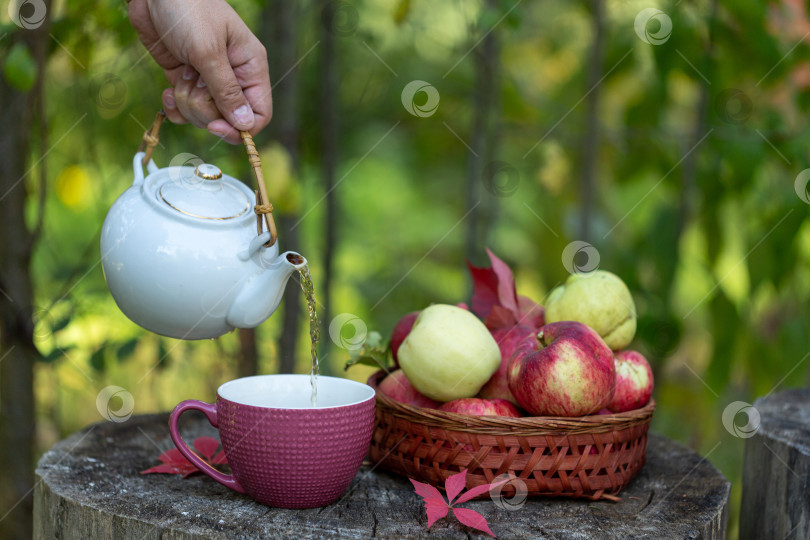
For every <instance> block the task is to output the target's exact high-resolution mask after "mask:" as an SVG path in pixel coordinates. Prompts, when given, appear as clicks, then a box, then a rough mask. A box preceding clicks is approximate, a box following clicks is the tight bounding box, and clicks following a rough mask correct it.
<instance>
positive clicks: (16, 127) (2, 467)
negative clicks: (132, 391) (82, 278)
mask: <svg viewBox="0 0 810 540" xmlns="http://www.w3.org/2000/svg"><path fill="white" fill-rule="evenodd" d="M45 5H46V13H47V12H49V11H50V9H49V8H50V2H49V1H46V3H45ZM47 35H48V19H47V16H46V19H45V21H44V23H43V24H42V25H41V26H40V27H39V28H37V29H32V30H22V29H20V30H17V31H15V32H14V33H13V34H12V35H11V36H10V37H9V38H7V39H9V40H10V42H11V44H14V43H23V44H25V45H27V46H28V48H29V49H30V50H31V51H32V53H33V56H34V58H35V60H36V62H37V64H38V72H37V73H38V82H37V86H36V87H35V89H34V91H33V92H29V93H20V92H18V91H17V90H15V89H14V88H12V87H11V86H9V85H8V84H7V82H6V80H5V79H4V78H2V77H0V103H2V104H3V105H2V107H0V125H2V126H5V129H3V130H2V131H0V163H2V164H3V174H0V227H2V230H3V234H2V235H0V261H2V267H1V268H0V538H30V537H31V534H32V528H31V524H32V522H31V516H32V510H33V498H32V493H33V478H34V476H33V472H34V461H33V457H34V443H35V425H36V424H35V420H36V417H35V408H34V363H35V362H36V361H37V360H38V359H39V358H40V354H39V351H38V350H37V348H36V346H35V345H34V339H33V327H34V323H33V317H32V313H33V290H32V285H31V273H30V265H31V252H32V249H33V245H34V242H35V240H36V235H35V234H33V233H32V232H31V231H30V230H29V229H28V226H27V225H26V220H25V206H26V201H27V197H28V190H27V189H26V180H27V175H28V164H27V157H28V155H29V150H30V145H29V138H30V136H31V129H30V126H31V125H32V123H33V122H34V121H35V118H34V110H35V107H36V105H37V104H36V98H37V94H39V99H40V100H41V99H42V91H41V90H42V86H41V84H40V83H41V81H42V73H43V68H44V64H45V59H46V56H47V41H46V40H47ZM2 59H3V58H2V56H0V61H2ZM0 63H2V62H0ZM41 109H42V110H44V107H41ZM46 151H47V149H45V148H41V149H40V152H41V153H42V155H43V158H44V153H45V152H46ZM37 229H38V227H37Z"/></svg>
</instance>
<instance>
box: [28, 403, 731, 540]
mask: <svg viewBox="0 0 810 540" xmlns="http://www.w3.org/2000/svg"><path fill="white" fill-rule="evenodd" d="M186 417H188V418H186ZM167 419H168V416H167V415H165V414H160V415H145V416H136V417H132V418H130V419H129V420H128V421H127V422H125V423H121V424H115V423H110V422H108V423H101V424H95V425H93V426H90V427H88V428H86V429H85V430H83V431H81V432H79V433H76V434H74V435H72V436H70V437H69V438H67V439H65V440H64V441H61V442H60V443H58V444H57V445H55V446H54V447H53V448H52V449H51V450H50V451H49V452H48V453H46V454H45V455H44V456H43V457H42V459H41V460H40V462H39V466H38V468H37V471H36V475H37V486H36V491H35V497H34V499H35V515H34V522H35V525H34V526H35V537H36V538H42V539H45V538H47V539H50V538H63V539H71V538H77V539H79V538H80V539H85V538H116V539H128V538H138V539H156V538H161V539H192V538H193V539H200V538H285V537H296V538H369V537H375V538H421V537H424V536H426V534H427V532H428V531H427V530H426V528H425V526H426V523H427V518H426V515H425V510H424V507H423V506H422V503H421V499H420V498H419V497H418V496H417V495H416V494H415V493H414V491H413V487H412V486H411V484H410V482H408V481H407V480H406V479H404V478H401V477H398V476H394V475H392V474H388V473H385V472H381V471H379V470H370V469H369V467H366V466H364V467H363V469H362V470H361V471H360V473H359V474H358V475H357V478H356V479H355V480H354V482H353V483H352V485H351V487H350V488H349V490H348V492H347V494H346V495H345V496H344V498H343V499H341V500H340V501H338V502H337V503H335V504H332V505H331V506H328V507H326V508H322V509H312V510H284V509H278V508H268V507H265V506H262V505H260V504H258V503H255V502H253V501H252V500H251V499H249V498H248V497H245V496H243V495H238V494H236V493H234V492H232V491H229V490H228V489H227V488H225V487H223V486H221V485H220V484H218V483H216V482H214V481H213V480H211V479H210V478H208V477H206V476H202V475H198V476H194V477H189V478H187V479H183V478H182V477H180V476H179V475H159V474H150V475H141V474H139V471H142V470H144V469H147V468H149V467H151V466H153V465H155V464H157V456H158V455H159V453H160V451H162V450H166V449H168V448H171V447H172V442H171V439H170V438H169V432H168V427H167ZM181 429H182V430H183V433H184V436H185V438H186V440H190V439H192V438H193V437H197V436H199V435H216V432H215V431H214V429H213V428H211V427H210V426H209V425H208V424H207V422H206V421H205V420H204V419H203V417H201V416H194V415H192V414H190V413H189V414H187V415H184V418H183V420H182V421H181ZM729 487H730V485H729V482H728V481H727V480H726V479H725V478H724V477H723V475H722V474H721V473H720V472H718V471H717V469H715V468H714V467H713V466H712V465H711V464H710V463H709V462H708V461H706V460H703V459H701V457H700V456H698V455H697V454H695V453H694V452H692V451H690V450H688V449H686V448H684V447H682V446H680V445H678V444H676V443H674V442H672V441H670V440H668V439H665V438H663V437H661V436H657V435H651V437H650V441H649V447H648V455H647V464H646V466H645V467H644V469H643V470H642V472H641V473H640V474H639V476H638V477H637V478H636V479H635V480H633V482H631V484H630V485H629V486H628V488H627V489H625V490H624V491H623V492H622V494H621V495H622V498H623V500H622V501H621V502H619V503H612V502H591V501H572V500H551V499H530V500H528V501H527V502H526V504H525V505H524V506H523V507H522V508H520V509H518V510H511V511H509V510H504V509H501V508H498V507H497V506H496V505H495V503H493V502H492V501H491V500H484V501H474V502H469V503H465V504H464V505H463V506H464V507H467V508H472V509H474V510H477V511H478V512H480V513H482V514H483V515H484V517H486V519H487V520H488V522H489V524H490V527H491V528H492V530H493V532H494V533H495V534H496V535H498V537H499V538H554V539H558V538H582V539H592V538H611V539H612V538H616V539H627V538H656V539H663V538H724V537H725V530H726V521H727V504H728V496H729ZM429 532H430V535H431V536H433V537H436V538H472V537H475V538H488V537H487V536H478V535H477V534H474V533H475V531H472V530H471V529H468V528H467V527H465V526H463V525H461V524H460V523H458V521H456V520H455V518H453V517H452V515H451V516H449V517H448V518H446V519H442V520H439V521H438V522H437V523H436V524H434V525H433V527H432V528H431V529H430V531H429Z"/></svg>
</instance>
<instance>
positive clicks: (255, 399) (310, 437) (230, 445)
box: [169, 375, 375, 508]
mask: <svg viewBox="0 0 810 540" xmlns="http://www.w3.org/2000/svg"><path fill="white" fill-rule="evenodd" d="M310 392H311V387H310V381H309V375H257V376H255V377H245V378H242V379H236V380H233V381H230V382H226V383H225V384H223V385H222V386H220V387H219V389H218V390H217V401H216V403H213V404H212V403H205V402H203V401H197V400H187V401H183V402H182V403H180V404H179V405H177V407H175V408H174V410H173V411H172V414H171V416H170V417H169V431H170V432H171V436H172V440H173V441H174V444H175V445H177V449H178V450H179V451H180V453H181V454H183V455H184V456H185V457H186V459H188V460H189V461H190V462H191V463H193V464H194V465H195V466H196V467H197V468H198V469H200V470H201V471H202V472H204V473H205V474H207V475H208V476H210V477H211V478H213V479H214V480H216V481H217V482H219V483H220V484H223V485H225V486H227V487H229V488H231V489H232V490H234V491H237V492H239V493H245V494H247V495H249V496H250V497H252V498H254V499H256V500H257V501H258V502H260V503H262V504H266V505H268V506H277V507H281V508H314V507H319V506H326V505H328V504H330V503H332V502H334V501H336V500H337V499H338V498H339V497H340V496H341V495H342V494H343V493H344V492H345V491H346V489H347V488H348V487H349V484H351V482H352V480H353V479H354V477H355V475H357V471H358V470H360V465H362V463H363V458H364V457H365V455H366V452H367V451H368V447H369V443H370V442H371V434H372V431H373V430H374V403H375V402H374V390H373V389H372V388H371V387H370V386H368V385H366V384H363V383H359V382H355V381H351V380H348V379H340V378H337V377H318V400H317V406H316V407H312V405H311V403H310ZM189 409H196V410H199V411H202V412H203V413H205V415H206V416H207V417H208V421H209V422H211V425H212V426H214V427H216V428H217V429H218V430H219V435H220V438H221V439H222V448H223V450H225V455H226V456H227V457H228V464H229V465H230V466H231V470H232V471H233V475H230V474H225V473H222V472H219V471H217V470H216V469H214V468H213V467H211V466H210V465H208V464H207V463H206V462H205V461H203V460H202V459H201V458H200V457H199V456H198V455H197V454H195V453H194V451H193V450H192V449H191V448H189V447H188V445H186V443H185V442H184V441H183V439H182V438H181V437H180V433H179V431H178V430H177V421H178V419H179V418H180V415H181V414H183V412H185V411H187V410H189Z"/></svg>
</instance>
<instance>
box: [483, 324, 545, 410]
mask: <svg viewBox="0 0 810 540" xmlns="http://www.w3.org/2000/svg"><path fill="white" fill-rule="evenodd" d="M536 336H537V330H535V329H534V328H530V327H528V326H521V325H516V326H504V327H503V328H496V329H494V330H492V337H493V338H495V341H496V342H497V343H498V348H499V349H500V350H501V366H500V367H499V368H498V371H496V372H495V374H494V375H493V376H492V378H490V379H489V381H487V384H485V385H484V387H483V388H481V390H479V392H478V396H477V397H480V398H484V399H496V398H500V399H505V400H506V401H509V402H511V403H514V404H515V405H518V402H517V400H516V399H515V396H513V395H512V391H511V390H509V381H508V380H507V378H506V374H507V371H508V368H509V360H511V359H512V355H513V354H514V353H515V349H517V347H518V345H519V344H520V342H521V341H523V340H524V339H534V343H535V344H536V343H537V337H536Z"/></svg>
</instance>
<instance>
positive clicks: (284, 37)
mask: <svg viewBox="0 0 810 540" xmlns="http://www.w3.org/2000/svg"><path fill="white" fill-rule="evenodd" d="M298 14H299V12H298V4H297V3H296V2H286V1H284V0H273V1H271V2H268V5H267V7H266V8H265V9H264V12H263V14H262V28H261V31H260V34H261V36H262V41H263V42H264V43H265V44H267V49H268V51H267V52H268V57H269V62H270V73H271V83H272V84H274V88H273V121H272V122H271V123H270V128H271V133H272V134H273V136H274V138H276V140H278V141H279V142H280V143H281V145H282V146H283V147H284V149H285V150H286V151H287V153H288V154H289V156H290V163H291V174H292V176H293V178H294V179H295V180H296V181H297V180H298V174H297V173H298V170H299V144H300V119H299V114H298V91H299V90H298V87H299V85H298V67H297V66H296V62H298V60H299V58H298V19H299V16H298ZM282 77H283V80H282ZM297 223H298V215H297V213H288V214H286V215H284V214H282V215H279V216H277V220H276V225H277V227H278V235H279V242H284V248H285V250H288V249H290V250H298V249H299V239H298V229H297V227H296V224H297ZM300 291H301V287H300V283H299V280H298V276H297V275H294V276H293V277H292V278H291V279H290V280H289V282H287V288H286V290H285V292H284V300H283V306H284V307H283V315H282V317H283V320H282V330H281V335H280V336H279V339H278V354H279V372H280V373H292V372H293V371H294V370H295V363H296V362H295V361H296V345H297V343H298V335H299V334H300V329H301V302H302V297H301V294H300Z"/></svg>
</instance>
